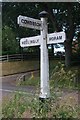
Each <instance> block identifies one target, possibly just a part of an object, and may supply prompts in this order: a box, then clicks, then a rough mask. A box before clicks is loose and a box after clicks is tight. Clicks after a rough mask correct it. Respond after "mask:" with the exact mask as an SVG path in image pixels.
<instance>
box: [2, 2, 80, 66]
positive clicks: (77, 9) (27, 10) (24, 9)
mask: <svg viewBox="0 0 80 120" xmlns="http://www.w3.org/2000/svg"><path fill="white" fill-rule="evenodd" d="M42 10H46V11H47V12H48V13H49V19H48V22H49V33H51V32H55V31H56V32H59V31H62V30H64V31H65V32H66V41H65V43H64V44H65V50H66V56H65V63H66V66H69V65H71V57H72V41H73V38H74V36H75V33H76V31H77V29H78V28H80V23H79V20H80V4H79V3H77V2H74V3H72V2H69V3H68V2H62V3H61V2H50V3H49V2H48V3H47V2H42V3H39V2H34V3H28V2H26V3H18V2H17V3H15V2H10V3H3V16H2V17H3V26H5V25H7V26H9V27H10V28H12V30H13V31H14V33H15V36H16V37H19V38H21V37H26V36H27V37H28V36H33V35H38V34H39V31H36V30H30V29H27V28H25V29H24V28H22V27H19V26H18V25H17V21H16V19H17V17H18V15H23V16H28V17H33V18H38V14H39V12H41V11H42Z"/></svg>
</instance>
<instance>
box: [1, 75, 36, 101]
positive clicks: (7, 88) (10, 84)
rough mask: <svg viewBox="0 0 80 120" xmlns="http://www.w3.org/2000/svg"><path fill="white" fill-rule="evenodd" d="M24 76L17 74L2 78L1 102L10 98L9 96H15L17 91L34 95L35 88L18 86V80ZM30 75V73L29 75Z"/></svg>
mask: <svg viewBox="0 0 80 120" xmlns="http://www.w3.org/2000/svg"><path fill="white" fill-rule="evenodd" d="M23 74H24V73H22V74H15V75H9V76H4V77H1V78H0V83H1V84H2V85H1V87H0V96H2V98H1V97H0V100H1V99H3V98H4V97H8V96H9V95H11V94H13V93H14V92H16V91H22V92H24V93H27V94H28V93H29V94H31V95H34V93H35V91H36V88H34V87H33V86H17V85H16V80H17V78H19V77H20V76H21V75H23ZM28 74H29V73H28Z"/></svg>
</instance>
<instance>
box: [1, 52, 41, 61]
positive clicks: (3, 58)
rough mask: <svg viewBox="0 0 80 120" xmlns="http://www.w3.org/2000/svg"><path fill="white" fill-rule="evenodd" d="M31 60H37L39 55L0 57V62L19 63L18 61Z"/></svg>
mask: <svg viewBox="0 0 80 120" xmlns="http://www.w3.org/2000/svg"><path fill="white" fill-rule="evenodd" d="M32 58H35V59H36V58H39V55H36V54H31V53H27V54H13V55H3V56H0V61H20V60H28V59H32Z"/></svg>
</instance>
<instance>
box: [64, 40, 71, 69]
mask: <svg viewBox="0 0 80 120" xmlns="http://www.w3.org/2000/svg"><path fill="white" fill-rule="evenodd" d="M71 56H72V42H71V41H69V40H66V41H65V65H66V67H69V66H70V65H71Z"/></svg>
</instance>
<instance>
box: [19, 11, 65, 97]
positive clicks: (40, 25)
mask: <svg viewBox="0 0 80 120" xmlns="http://www.w3.org/2000/svg"><path fill="white" fill-rule="evenodd" d="M40 17H41V20H37V19H33V18H29V17H25V16H19V17H18V24H19V25H20V26H23V27H27V28H32V29H37V30H40V31H41V35H39V36H34V37H28V38H22V39H21V40H20V46H21V47H28V46H37V45H40V47H41V53H40V54H41V57H40V62H41V63H40V77H41V80H40V96H39V97H40V98H41V99H44V98H49V97H50V88H49V60H48V49H47V44H53V43H61V42H64V41H65V39H66V38H65V33H64V32H57V33H51V34H48V33H47V31H48V28H47V12H45V11H43V12H41V13H40Z"/></svg>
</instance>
